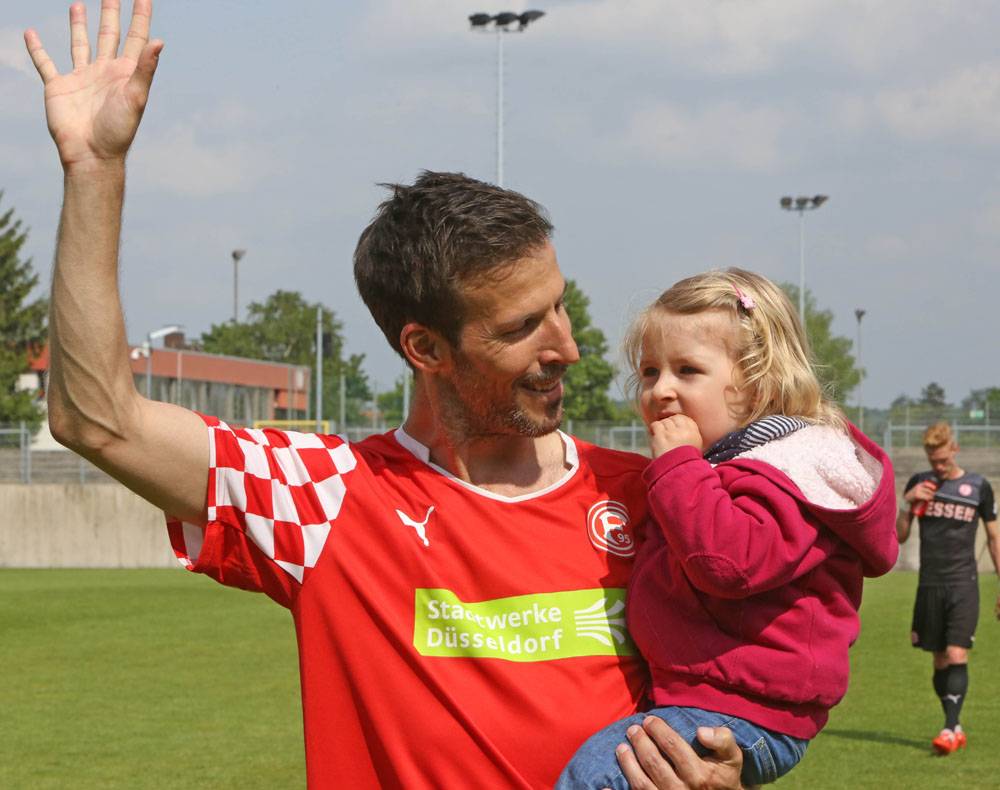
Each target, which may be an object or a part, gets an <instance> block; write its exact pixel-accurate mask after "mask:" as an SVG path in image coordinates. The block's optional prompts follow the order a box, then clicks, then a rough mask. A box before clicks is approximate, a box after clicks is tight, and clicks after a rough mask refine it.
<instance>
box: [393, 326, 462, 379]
mask: <svg viewBox="0 0 1000 790" xmlns="http://www.w3.org/2000/svg"><path fill="white" fill-rule="evenodd" d="M399 345H400V347H401V348H402V349H403V354H405V355H406V358H407V360H409V362H410V365H412V366H413V369H414V370H415V371H421V372H424V373H440V372H441V371H442V370H443V369H445V368H447V367H448V366H450V365H451V344H450V343H449V342H448V341H447V340H445V338H444V337H443V336H442V335H441V333H440V332H437V331H436V330H434V329H428V328H427V327H426V326H424V325H423V324H418V323H416V322H412V323H409V324H407V325H406V326H404V327H403V328H402V329H401V330H400V332H399Z"/></svg>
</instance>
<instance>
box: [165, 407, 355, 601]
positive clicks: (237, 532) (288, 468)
mask: <svg viewBox="0 0 1000 790" xmlns="http://www.w3.org/2000/svg"><path fill="white" fill-rule="evenodd" d="M202 419H203V420H205V423H206V425H207V426H208V430H209V432H210V441H209V446H210V456H209V471H208V492H207V497H206V506H207V513H206V519H207V521H206V524H205V526H204V527H200V526H197V525H194V524H187V523H183V522H181V521H179V520H178V519H175V518H172V517H170V516H168V517H167V529H168V532H169V535H170V542H171V545H172V547H173V550H174V553H175V554H176V556H177V559H178V560H179V561H180V563H181V564H182V565H183V566H184V567H186V568H188V569H189V570H192V571H196V572H198V573H205V574H207V575H209V576H211V577H213V578H214V579H216V580H217V581H219V582H221V583H223V584H227V585H230V586H234V587H240V588H243V589H248V590H254V591H258V592H265V593H267V594H268V595H270V596H271V597H272V598H274V599H275V600H276V601H278V602H279V603H281V604H283V605H285V606H288V605H291V602H292V600H293V599H294V597H295V595H296V594H297V592H298V589H299V587H300V586H301V585H302V584H304V583H305V582H306V580H307V579H308V576H309V573H310V571H311V569H313V568H314V567H316V564H317V563H318V562H319V559H320V557H321V556H322V553H323V549H324V547H325V546H326V543H327V537H328V536H329V534H330V529H331V525H332V524H333V522H334V521H335V520H336V519H337V516H338V515H339V514H340V508H341V505H342V504H343V501H344V496H345V494H346V492H347V485H346V482H345V477H346V476H348V475H349V473H350V472H352V471H353V470H354V468H355V466H356V465H357V461H356V459H355V456H354V453H353V452H352V451H351V448H350V445H348V444H347V442H345V441H344V440H343V439H341V438H339V437H337V436H325V435H320V434H309V433H296V432H290V431H277V430H270V429H264V430H259V429H252V428H231V427H230V426H228V425H226V424H225V423H223V422H220V421H219V420H217V419H216V418H214V417H206V416H202Z"/></svg>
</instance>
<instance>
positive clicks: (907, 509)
mask: <svg viewBox="0 0 1000 790" xmlns="http://www.w3.org/2000/svg"><path fill="white" fill-rule="evenodd" d="M912 480H913V478H911V482H912ZM936 490H937V486H935V485H934V483H933V482H931V481H928V480H924V481H923V482H921V483H917V484H916V485H913V486H912V487H911V488H908V489H906V491H904V492H903V502H904V503H905V506H904V507H902V508H900V510H899V515H898V516H896V537H897V538H899V542H900V543H905V542H906V539H907V538H909V537H910V527H912V526H913V506H914V505H915V504H917V502H930V501H931V500H932V499H934V492H935V491H936Z"/></svg>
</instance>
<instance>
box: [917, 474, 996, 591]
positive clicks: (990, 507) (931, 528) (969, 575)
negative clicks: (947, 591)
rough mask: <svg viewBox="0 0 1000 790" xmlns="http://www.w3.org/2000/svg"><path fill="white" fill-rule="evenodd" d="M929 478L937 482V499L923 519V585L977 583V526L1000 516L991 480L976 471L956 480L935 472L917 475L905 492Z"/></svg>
mask: <svg viewBox="0 0 1000 790" xmlns="http://www.w3.org/2000/svg"><path fill="white" fill-rule="evenodd" d="M927 480H930V481H932V482H933V483H934V484H935V485H937V490H936V491H935V492H934V499H932V500H931V501H930V502H928V503H927V510H926V511H925V512H924V514H923V515H922V516H920V517H919V520H920V584H921V585H930V584H961V583H966V582H975V581H976V580H977V579H978V573H977V572H976V528H977V526H978V525H979V519H982V520H983V521H993V520H994V519H996V517H997V506H996V501H995V499H994V498H993V488H992V487H991V486H990V483H989V481H988V480H987V479H986V478H985V477H983V476H982V475H978V474H976V473H975V472H966V473H965V474H964V475H962V476H961V477H958V478H956V479H954V480H939V479H938V478H937V477H936V476H935V475H934V473H933V472H930V471H927V472H920V473H918V474H915V475H913V477H911V478H910V480H909V482H907V484H906V488H905V489H904V493H905V492H906V491H909V490H910V489H911V488H913V487H914V486H915V485H917V484H918V483H923V482H925V481H927Z"/></svg>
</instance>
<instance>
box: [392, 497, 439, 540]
mask: <svg viewBox="0 0 1000 790" xmlns="http://www.w3.org/2000/svg"><path fill="white" fill-rule="evenodd" d="M433 512H434V505H431V506H430V507H429V508H428V509H427V515H426V516H424V520H423V521H414V520H413V519H412V518H410V517H409V516H408V515H406V513H404V512H403V511H402V510H399V509H397V510H396V515H397V516H399V520H400V521H402V522H403V523H404V524H405V525H406V526H408V527H413V529H414V530H415V531H416V533H417V537H418V538H420V540H422V541H423V543H424V545H425V546H430V545H431V543H430V541H429V540H427V522H428V521H429V520H430V517H431V513H433Z"/></svg>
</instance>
